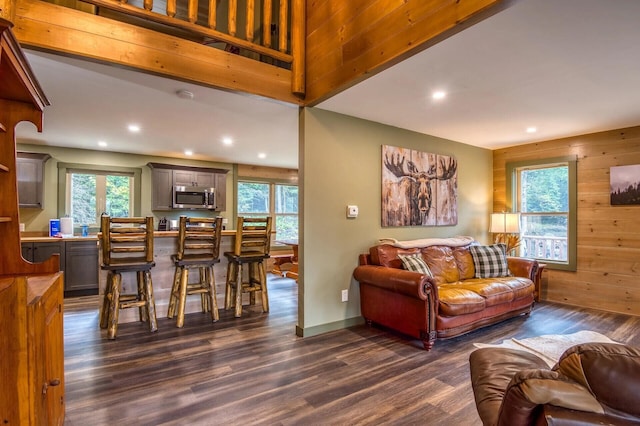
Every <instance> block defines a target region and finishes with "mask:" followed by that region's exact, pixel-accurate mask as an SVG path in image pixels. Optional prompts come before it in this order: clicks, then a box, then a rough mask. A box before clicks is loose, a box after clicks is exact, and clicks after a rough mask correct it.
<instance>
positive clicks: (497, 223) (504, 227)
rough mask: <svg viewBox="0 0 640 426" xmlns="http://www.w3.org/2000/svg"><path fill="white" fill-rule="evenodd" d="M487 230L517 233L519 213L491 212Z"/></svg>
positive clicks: (499, 232) (518, 229) (496, 232)
mask: <svg viewBox="0 0 640 426" xmlns="http://www.w3.org/2000/svg"><path fill="white" fill-rule="evenodd" d="M489 232H491V233H494V234H519V233H520V213H492V214H491V226H490V228H489Z"/></svg>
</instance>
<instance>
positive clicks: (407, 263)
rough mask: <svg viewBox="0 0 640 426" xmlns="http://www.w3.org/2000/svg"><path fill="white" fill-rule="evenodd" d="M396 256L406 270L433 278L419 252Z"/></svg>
mask: <svg viewBox="0 0 640 426" xmlns="http://www.w3.org/2000/svg"><path fill="white" fill-rule="evenodd" d="M398 257H399V258H400V260H401V261H402V265H403V266H404V269H406V270H407V271H413V272H419V273H421V274H425V275H427V276H429V277H432V278H433V274H432V273H431V270H430V269H429V266H428V265H427V263H426V262H425V261H424V259H423V258H422V255H421V254H420V253H414V254H398Z"/></svg>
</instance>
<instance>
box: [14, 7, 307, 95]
mask: <svg viewBox="0 0 640 426" xmlns="http://www.w3.org/2000/svg"><path fill="white" fill-rule="evenodd" d="M14 23H15V26H14V32H15V35H16V37H17V38H18V40H20V43H21V44H22V45H23V46H24V47H32V48H36V49H40V50H45V51H51V52H53V53H58V54H62V55H69V56H75V57H80V58H87V59H91V60H94V61H98V62H105V63H111V64H117V65H120V66H124V67H127V68H131V69H135V70H138V71H143V72H148V73H152V74H156V75H161V76H163V77H168V78H173V79H176V80H181V81H188V82H192V83H196V84H201V85H205V86H209V87H214V88H218V89H224V90H230V91H235V92H243V93H250V94H255V95H259V96H263V97H266V98H270V99H275V100H279V101H283V102H288V103H293V104H300V103H301V100H300V99H299V98H298V97H296V96H295V95H294V94H293V93H292V92H291V78H292V77H291V71H289V70H286V69H282V68H278V67H276V66H273V65H269V64H266V63H263V62H259V61H256V60H253V59H250V58H246V57H243V56H240V55H236V54H232V53H229V52H225V51H223V50H221V49H216V48H212V47H209V46H205V45H202V44H199V43H195V42H193V41H188V40H184V39H180V38H177V37H174V36H170V35H165V34H162V33H159V32H156V31H152V30H148V29H145V28H141V27H137V26H134V25H130V24H125V23H120V22H117V21H113V20H109V19H105V18H103V17H100V16H95V15H91V14H89V13H84V12H80V11H76V10H73V9H69V8H65V7H61V6H56V5H53V4H50V3H46V2H43V1H38V0H19V1H18V3H17V7H16V13H15V22H14Z"/></svg>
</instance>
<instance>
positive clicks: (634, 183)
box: [609, 164, 640, 206]
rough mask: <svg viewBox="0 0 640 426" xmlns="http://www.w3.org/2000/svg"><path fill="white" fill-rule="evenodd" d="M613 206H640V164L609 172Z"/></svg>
mask: <svg viewBox="0 0 640 426" xmlns="http://www.w3.org/2000/svg"><path fill="white" fill-rule="evenodd" d="M609 172H610V173H609V182H610V191H611V205H612V206H627V205H636V204H640V164H635V165H632V166H616V167H611V168H610V170H609Z"/></svg>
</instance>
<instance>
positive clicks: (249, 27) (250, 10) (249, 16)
mask: <svg viewBox="0 0 640 426" xmlns="http://www.w3.org/2000/svg"><path fill="white" fill-rule="evenodd" d="M253 2H254V0H247V29H246V35H247V40H248V41H251V42H252V41H253V22H254V14H255V12H254V7H253V6H254V3H253Z"/></svg>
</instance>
